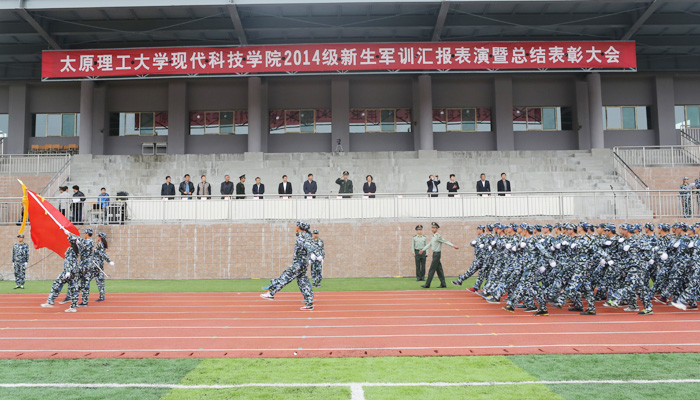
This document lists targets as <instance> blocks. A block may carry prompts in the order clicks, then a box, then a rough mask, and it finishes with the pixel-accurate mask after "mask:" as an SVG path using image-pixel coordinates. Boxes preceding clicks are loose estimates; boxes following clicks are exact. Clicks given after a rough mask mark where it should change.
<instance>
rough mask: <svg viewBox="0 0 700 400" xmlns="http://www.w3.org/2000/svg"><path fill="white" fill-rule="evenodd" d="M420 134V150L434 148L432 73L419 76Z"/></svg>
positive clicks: (418, 124)
mask: <svg viewBox="0 0 700 400" xmlns="http://www.w3.org/2000/svg"><path fill="white" fill-rule="evenodd" d="M417 117H418V121H417V123H416V125H417V126H418V134H419V135H420V148H419V150H434V148H435V146H434V145H433V86H432V80H431V78H430V75H419V76H418V115H417Z"/></svg>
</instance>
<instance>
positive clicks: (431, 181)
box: [427, 175, 440, 197]
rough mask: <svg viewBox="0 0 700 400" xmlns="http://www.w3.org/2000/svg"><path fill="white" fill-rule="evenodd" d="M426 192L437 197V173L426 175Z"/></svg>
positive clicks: (438, 182)
mask: <svg viewBox="0 0 700 400" xmlns="http://www.w3.org/2000/svg"><path fill="white" fill-rule="evenodd" d="M427 183H428V193H430V197H438V185H440V177H438V176H437V175H430V176H429V177H428V182H427Z"/></svg>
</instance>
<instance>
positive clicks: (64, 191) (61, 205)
mask: <svg viewBox="0 0 700 400" xmlns="http://www.w3.org/2000/svg"><path fill="white" fill-rule="evenodd" d="M58 190H59V192H60V194H59V195H58V211H60V212H61V214H63V216H64V217H65V216H66V212H67V211H68V210H69V209H70V194H69V193H68V186H61V187H59V188H58Z"/></svg>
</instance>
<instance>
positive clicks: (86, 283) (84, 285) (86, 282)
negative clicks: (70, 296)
mask: <svg viewBox="0 0 700 400" xmlns="http://www.w3.org/2000/svg"><path fill="white" fill-rule="evenodd" d="M93 279H94V280H95V283H97V288H98V289H99V291H100V299H102V300H104V298H105V274H104V273H103V272H102V271H100V270H99V269H97V268H92V269H90V270H88V272H86V273H85V275H83V279H82V280H81V281H80V292H81V293H82V295H83V304H87V303H88V300H89V299H90V283H91V282H92V280H93Z"/></svg>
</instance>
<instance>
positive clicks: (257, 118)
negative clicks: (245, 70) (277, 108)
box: [248, 76, 268, 153]
mask: <svg viewBox="0 0 700 400" xmlns="http://www.w3.org/2000/svg"><path fill="white" fill-rule="evenodd" d="M264 97H265V95H264V93H263V83H262V79H261V78H260V77H259V76H252V77H250V78H248V152H249V153H260V152H262V151H263V135H266V134H267V133H268V132H267V131H268V130H267V129H265V126H263V115H264V114H265V113H266V110H263V107H264V108H265V109H267V105H266V104H263V103H264V102H263V100H264Z"/></svg>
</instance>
